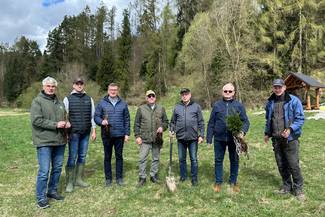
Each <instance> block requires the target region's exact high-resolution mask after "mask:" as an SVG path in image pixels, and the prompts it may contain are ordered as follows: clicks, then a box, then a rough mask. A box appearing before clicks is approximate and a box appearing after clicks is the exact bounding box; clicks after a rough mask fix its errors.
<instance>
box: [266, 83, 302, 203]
mask: <svg viewBox="0 0 325 217" xmlns="http://www.w3.org/2000/svg"><path fill="white" fill-rule="evenodd" d="M265 110H266V114H265V118H266V124H265V136H264V141H265V143H267V142H268V141H269V138H270V137H272V144H273V151H274V155H275V159H276V162H277V165H278V169H279V172H280V175H281V177H282V186H281V188H280V190H279V191H278V193H279V194H288V193H290V192H293V193H294V194H295V195H296V197H297V199H298V200H300V201H304V200H305V196H304V193H303V190H302V186H303V178H302V175H301V171H300V166H299V141H298V138H299V136H300V135H301V128H302V125H303V124H304V111H303V107H302V104H301V102H300V100H299V99H298V98H297V97H295V96H293V95H291V94H288V93H287V92H286V86H285V84H284V81H283V80H282V79H276V80H274V81H273V94H272V95H271V96H270V98H269V99H268V102H267V104H266V108H265Z"/></svg>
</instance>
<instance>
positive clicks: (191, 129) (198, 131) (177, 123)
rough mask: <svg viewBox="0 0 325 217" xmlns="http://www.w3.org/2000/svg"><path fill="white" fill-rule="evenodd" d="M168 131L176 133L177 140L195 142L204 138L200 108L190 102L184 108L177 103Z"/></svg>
mask: <svg viewBox="0 0 325 217" xmlns="http://www.w3.org/2000/svg"><path fill="white" fill-rule="evenodd" d="M170 131H174V132H175V133H176V138H177V139H178V140H197V139H198V137H202V138H203V137H204V119H203V115H202V109H201V106H200V105H199V104H197V103H195V102H192V101H190V103H189V104H188V105H187V106H186V105H185V104H183V103H182V102H180V103H178V104H177V105H176V106H175V108H174V111H173V115H172V118H171V121H170Z"/></svg>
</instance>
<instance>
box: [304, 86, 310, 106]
mask: <svg viewBox="0 0 325 217" xmlns="http://www.w3.org/2000/svg"><path fill="white" fill-rule="evenodd" d="M305 90H306V96H307V99H306V101H307V105H306V110H310V109H311V105H310V95H309V86H306V89H305Z"/></svg>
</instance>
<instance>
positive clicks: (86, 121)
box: [63, 77, 96, 192]
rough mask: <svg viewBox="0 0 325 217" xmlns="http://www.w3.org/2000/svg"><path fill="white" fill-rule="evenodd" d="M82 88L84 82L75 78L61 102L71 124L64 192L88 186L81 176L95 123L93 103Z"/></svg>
mask: <svg viewBox="0 0 325 217" xmlns="http://www.w3.org/2000/svg"><path fill="white" fill-rule="evenodd" d="M84 87H85V82H84V80H83V79H82V78H80V77H78V78H76V79H75V80H74V81H73V85H72V88H73V90H72V92H71V93H70V95H69V96H67V97H65V98H64V100H63V103H64V106H65V110H66V112H67V114H68V119H69V121H70V123H71V131H70V135H69V156H68V161H67V165H66V180H67V186H66V192H72V191H73V189H74V186H80V187H88V186H89V185H88V184H87V183H86V182H84V181H83V179H82V176H83V171H84V167H85V163H86V155H87V151H88V144H89V137H90V133H91V139H92V140H95V139H96V123H95V121H94V114H95V106H94V101H93V99H92V98H91V97H90V96H88V95H87V94H86V92H85V90H84ZM91 131H92V132H91Z"/></svg>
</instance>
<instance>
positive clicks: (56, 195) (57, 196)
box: [46, 192, 64, 200]
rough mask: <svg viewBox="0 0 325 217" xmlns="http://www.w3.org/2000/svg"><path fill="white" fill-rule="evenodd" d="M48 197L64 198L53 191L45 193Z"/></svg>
mask: <svg viewBox="0 0 325 217" xmlns="http://www.w3.org/2000/svg"><path fill="white" fill-rule="evenodd" d="M46 196H47V197H48V198H51V199H54V200H64V197H63V196H61V195H59V193H58V192H54V193H47V195H46Z"/></svg>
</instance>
